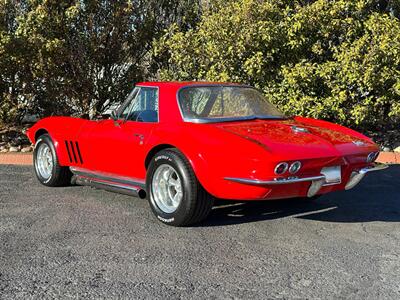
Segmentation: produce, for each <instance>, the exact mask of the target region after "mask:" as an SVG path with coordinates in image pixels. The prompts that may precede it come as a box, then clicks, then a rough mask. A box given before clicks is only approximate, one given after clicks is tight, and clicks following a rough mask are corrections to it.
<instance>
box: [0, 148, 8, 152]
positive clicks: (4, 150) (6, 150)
mask: <svg viewBox="0 0 400 300" xmlns="http://www.w3.org/2000/svg"><path fill="white" fill-rule="evenodd" d="M7 152H8V149H7V148H5V149H3V150H0V153H7Z"/></svg>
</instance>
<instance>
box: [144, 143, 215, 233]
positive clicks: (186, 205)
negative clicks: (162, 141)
mask: <svg viewBox="0 0 400 300" xmlns="http://www.w3.org/2000/svg"><path fill="white" fill-rule="evenodd" d="M146 187H147V191H148V192H149V202H150V206H151V209H152V211H153V213H154V214H155V215H156V217H157V218H158V219H159V220H160V221H161V222H163V223H165V224H168V225H172V226H187V225H191V224H194V223H197V222H200V221H202V220H203V219H205V218H206V217H207V216H208V214H209V213H210V211H211V209H212V206H213V202H214V201H213V200H214V199H213V197H212V196H211V195H210V194H208V193H207V192H206V191H205V190H204V188H203V187H202V186H201V184H200V183H199V182H198V180H197V178H196V175H195V174H194V172H193V169H192V167H191V165H190V164H189V162H188V160H187V159H186V158H185V156H184V155H182V153H180V152H179V151H178V150H176V149H167V150H163V151H160V152H159V153H157V154H156V155H155V156H154V158H153V159H152V161H151V163H150V165H149V168H148V172H147V178H146Z"/></svg>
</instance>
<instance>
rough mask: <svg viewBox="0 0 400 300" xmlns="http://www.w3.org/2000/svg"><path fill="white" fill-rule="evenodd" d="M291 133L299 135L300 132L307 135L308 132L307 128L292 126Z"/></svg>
mask: <svg viewBox="0 0 400 300" xmlns="http://www.w3.org/2000/svg"><path fill="white" fill-rule="evenodd" d="M292 131H293V132H295V133H299V132H302V133H309V131H308V129H307V128H303V127H297V126H295V125H293V126H292Z"/></svg>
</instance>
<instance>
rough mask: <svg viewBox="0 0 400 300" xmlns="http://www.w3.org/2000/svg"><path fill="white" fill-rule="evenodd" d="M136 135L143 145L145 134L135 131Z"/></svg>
mask: <svg viewBox="0 0 400 300" xmlns="http://www.w3.org/2000/svg"><path fill="white" fill-rule="evenodd" d="M134 136H135V137H137V138H139V140H140V142H139V144H140V145H143V140H144V135H143V134H140V133H135V134H134Z"/></svg>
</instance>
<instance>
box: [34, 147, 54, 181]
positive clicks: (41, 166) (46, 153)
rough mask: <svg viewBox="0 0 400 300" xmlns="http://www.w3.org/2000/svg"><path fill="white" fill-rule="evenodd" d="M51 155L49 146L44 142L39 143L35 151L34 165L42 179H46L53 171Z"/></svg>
mask: <svg viewBox="0 0 400 300" xmlns="http://www.w3.org/2000/svg"><path fill="white" fill-rule="evenodd" d="M53 166H54V161H53V155H52V153H51V149H50V147H49V146H48V145H47V144H46V143H41V144H39V148H38V149H37V152H36V160H35V167H36V170H37V172H38V173H39V174H40V176H41V177H43V179H45V180H47V179H49V178H50V177H51V175H52V172H53Z"/></svg>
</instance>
